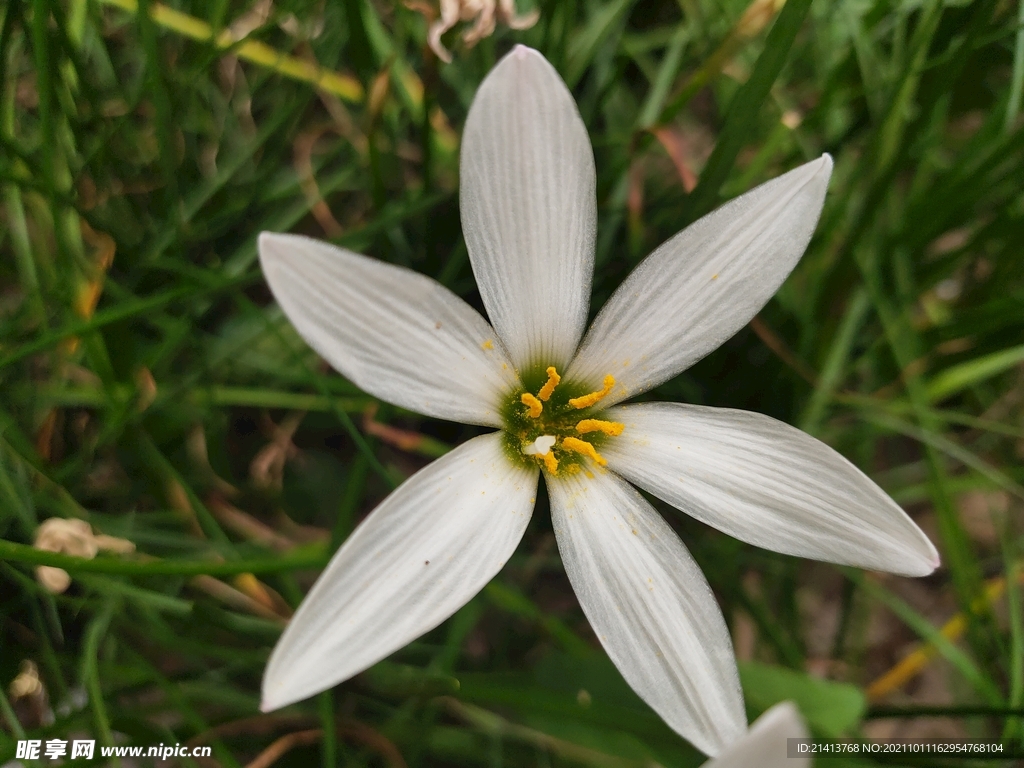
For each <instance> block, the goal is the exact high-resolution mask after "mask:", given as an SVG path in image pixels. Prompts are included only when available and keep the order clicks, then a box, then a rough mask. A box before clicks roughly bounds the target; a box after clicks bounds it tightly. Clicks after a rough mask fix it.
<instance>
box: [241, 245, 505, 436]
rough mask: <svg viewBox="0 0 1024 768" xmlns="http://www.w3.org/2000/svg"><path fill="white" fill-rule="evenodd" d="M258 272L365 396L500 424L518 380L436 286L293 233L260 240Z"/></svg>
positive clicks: (475, 319) (481, 331)
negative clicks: (260, 269)
mask: <svg viewBox="0 0 1024 768" xmlns="http://www.w3.org/2000/svg"><path fill="white" fill-rule="evenodd" d="M259 251H260V264H261V265H262V267H263V274H264V276H265V277H266V279H267V283H268V284H269V285H270V289H271V291H273V293H274V298H276V299H277V301H278V303H279V304H280V305H281V308H282V309H283V310H284V312H285V314H286V315H287V316H288V319H289V320H291V321H292V324H293V325H294V326H295V328H296V330H298V332H299V334H300V335H301V336H302V338H304V339H305V340H306V342H307V343H308V344H309V345H310V346H311V347H313V349H315V350H316V351H317V352H318V353H319V354H320V356H321V357H323V358H324V359H325V360H327V362H329V363H330V364H331V365H332V366H334V367H335V368H336V369H337V370H338V371H340V372H341V373H342V374H344V376H345V377H346V378H348V379H349V380H350V381H351V382H352V383H354V384H355V385H356V386H358V387H359V388H360V389H362V390H364V391H365V392H369V393H370V394H372V395H376V396H377V397H379V398H381V399H382V400H386V401H388V402H389V403H394V404H395V405H400V406H402V407H403V408H408V409H410V410H413V411H416V412H417V413H423V414H426V415H427V416H436V417H438V418H441V419H449V420H451V421H459V422H463V423H465V424H483V425H486V426H492V427H497V426H501V418H500V416H499V415H498V407H499V406H500V403H501V398H502V396H503V395H505V394H506V393H507V392H508V391H509V390H510V389H511V388H512V387H514V386H516V384H517V382H518V379H517V377H516V375H515V372H514V370H513V368H512V366H511V365H510V363H509V361H508V358H507V356H506V355H505V352H504V350H503V348H502V345H501V343H500V341H499V340H498V337H497V336H496V335H495V333H494V330H493V329H492V328H491V327H490V326H489V325H488V324H487V321H485V320H484V319H483V318H482V317H480V315H479V314H478V313H477V312H476V310H474V309H473V308H472V307H470V306H469V305H468V304H467V303H466V302H464V301H463V300H462V299H460V298H459V297H458V296H456V295H455V294H454V293H452V292H451V291H449V290H448V289H447V288H445V287H444V286H443V285H441V284H440V283H438V282H437V281H435V280H432V279H430V278H429V277H426V276H425V275H421V274H419V273H417V272H413V271H412V270H409V269H404V268H403V267H398V266H395V265H393V264H386V263H385V262H383V261H378V260H376V259H369V258H367V257H365V256H360V255H359V254H356V253H352V252H351V251H346V250H344V249H342V248H337V247H335V246H333V245H330V244H329V243H323V242H320V241H319V240H313V239H311V238H308V237H301V236H299V235H282V234H276V233H273V232H263V233H261V234H260V238H259Z"/></svg>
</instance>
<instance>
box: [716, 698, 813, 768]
mask: <svg viewBox="0 0 1024 768" xmlns="http://www.w3.org/2000/svg"><path fill="white" fill-rule="evenodd" d="M806 738H808V734H807V727H806V726H805V725H804V721H803V719H802V718H801V717H800V712H799V711H798V710H797V708H796V707H795V706H794V705H793V703H792V702H789V701H784V702H782V703H781V704H776V705H775V706H774V707H772V708H771V709H769V710H768V711H767V712H765V713H764V714H763V715H761V716H760V717H759V718H757V720H756V721H755V722H754V724H753V725H752V726H750V730H749V731H748V732H747V735H746V736H744V737H743V738H741V739H740V740H739V741H737V742H736V743H735V744H731V745H729V748H728V749H726V750H725V751H724V752H722V754H720V755H719V756H718V757H716V758H715V759H714V760H709V761H708V762H706V763H704V766H703V768H752V766H757V768H807V767H808V766H810V764H811V758H810V757H808V756H799V757H787V755H788V754H789V749H788V747H789V745H788V744H787V739H806Z"/></svg>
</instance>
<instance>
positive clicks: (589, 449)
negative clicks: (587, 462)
mask: <svg viewBox="0 0 1024 768" xmlns="http://www.w3.org/2000/svg"><path fill="white" fill-rule="evenodd" d="M562 447H563V448H565V449H566V450H568V451H573V452H574V453H580V454H583V455H584V456H587V457H589V458H591V459H593V460H594V461H596V462H597V463H598V464H600V465H601V466H602V467H604V466H607V465H608V462H607V461H606V460H605V458H604V456H602V455H601V454H600V453H598V452H597V449H595V448H594V446H592V445H591V444H590V443H588V442H587V441H586V440H579V439H577V438H575V437H566V438H564V439H563V440H562Z"/></svg>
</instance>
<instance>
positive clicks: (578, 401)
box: [569, 375, 615, 408]
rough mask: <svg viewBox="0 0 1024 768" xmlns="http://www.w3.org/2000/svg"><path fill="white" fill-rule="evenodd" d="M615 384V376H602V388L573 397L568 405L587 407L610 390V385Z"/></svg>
mask: <svg viewBox="0 0 1024 768" xmlns="http://www.w3.org/2000/svg"><path fill="white" fill-rule="evenodd" d="M614 386H615V377H614V376H611V375H608V376H605V377H604V388H603V389H601V390H599V391H597V392H591V393H590V394H589V395H583V396H582V397H574V398H573V399H572V400H570V401H569V405H571V406H572V407H573V408H589V407H590V406H592V405H593V404H594V403H596V402H597V401H598V400H600V399H601V398H602V397H604V396H605V395H607V394H608V393H609V392H611V391H612V387H614Z"/></svg>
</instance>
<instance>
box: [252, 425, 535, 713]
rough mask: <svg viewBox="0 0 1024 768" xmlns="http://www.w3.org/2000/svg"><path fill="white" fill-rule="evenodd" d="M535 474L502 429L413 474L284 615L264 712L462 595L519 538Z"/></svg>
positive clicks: (418, 631)
mask: <svg viewBox="0 0 1024 768" xmlns="http://www.w3.org/2000/svg"><path fill="white" fill-rule="evenodd" d="M537 475H538V472H537V470H535V469H525V468H522V467H517V466H515V465H513V464H512V463H511V462H510V461H509V460H508V458H507V457H506V456H505V453H504V451H503V447H502V444H501V435H500V433H494V434H490V435H483V436H481V437H476V438H473V439H472V440H470V441H469V442H467V443H464V444H463V445H461V446H459V447H458V448H456V449H455V450H454V451H452V452H451V453H449V454H446V455H445V456H443V457H441V458H440V459H438V460H437V461H435V462H434V463H433V464H430V465H428V466H426V467H424V468H423V469H421V470H420V471H419V472H417V473H416V474H415V475H413V476H412V477H410V478H409V479H408V480H406V481H405V483H403V484H402V485H401V486H400V487H399V488H398V489H397V490H396V491H395V492H394V493H392V494H391V495H390V496H388V497H387V498H386V499H385V500H384V501H383V502H382V503H381V505H380V506H379V507H377V508H376V509H375V510H374V511H373V512H371V513H370V515H369V516H368V517H367V518H366V520H364V521H363V523H362V524H360V525H359V527H358V528H356V530H355V531H354V532H353V533H352V535H351V536H350V537H349V538H348V540H347V541H346V542H345V544H344V545H343V546H342V547H341V549H339V550H338V552H337V553H336V554H335V555H334V557H333V558H332V560H331V562H330V564H329V565H328V566H327V569H326V570H325V571H324V572H323V574H322V575H321V576H320V579H319V580H318V581H317V583H316V584H315V585H314V586H313V589H312V590H311V591H310V593H309V594H308V595H307V596H306V599H305V600H304V601H303V603H302V605H301V606H300V607H299V610H298V612H297V613H296V614H295V616H294V618H293V619H292V620H291V622H290V623H289V624H288V627H287V628H286V629H285V632H284V635H283V636H282V637H281V639H280V640H279V641H278V643H277V646H276V647H275V648H274V652H273V653H272V654H271V656H270V662H269V663H268V664H267V669H266V672H265V673H264V675H263V702H262V705H261V708H262V709H263V711H265V712H267V711H270V710H273V709H277V708H279V707H283V706H285V705H286V704H290V703H292V702H294V701H299V700H300V699H304V698H307V697H309V696H312V695H313V694H315V693H319V692H320V691H323V690H325V689H327V688H330V687H331V686H333V685H335V684H337V683H340V682H341V681H343V680H347V679H348V678H350V677H352V676H353V675H355V674H357V673H359V672H362V671H363V670H364V669H366V668H367V667H369V666H371V665H372V664H375V663H376V662H378V661H380V660H381V659H383V658H384V657H386V656H388V655H389V654H391V653H392V652H393V651H396V650H398V649H399V648H401V647H402V646H404V645H406V644H407V643H409V642H410V641H412V640H414V639H415V638H417V637H419V636H420V635H422V634H423V633H424V632H427V631H428V630H430V629H433V628H434V627H436V626H437V625H438V624H440V623H441V622H442V621H444V620H445V619H447V618H448V617H449V616H451V615H452V614H453V613H455V611H457V610H458V609H459V608H461V607H462V606H463V605H465V604H466V603H467V602H468V601H469V600H470V598H472V597H473V596H474V595H475V594H476V593H477V592H479V591H480V590H481V589H483V587H484V586H485V585H486V584H487V582H488V581H490V580H491V578H492V577H493V576H494V575H495V574H496V573H498V571H499V570H501V567H502V566H503V565H504V564H505V561H506V560H507V559H508V558H509V556H510V555H511V554H512V552H513V551H515V548H516V546H517V545H518V544H519V541H520V539H522V537H523V532H524V531H525V530H526V526H527V523H529V521H530V517H531V515H532V513H533V506H534V501H535V498H536V495H537Z"/></svg>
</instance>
